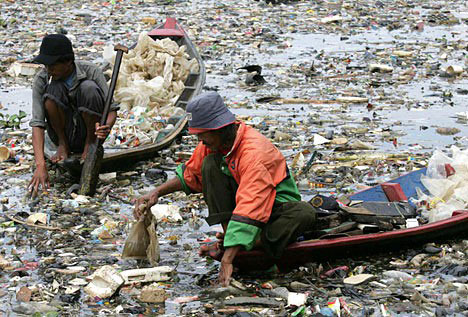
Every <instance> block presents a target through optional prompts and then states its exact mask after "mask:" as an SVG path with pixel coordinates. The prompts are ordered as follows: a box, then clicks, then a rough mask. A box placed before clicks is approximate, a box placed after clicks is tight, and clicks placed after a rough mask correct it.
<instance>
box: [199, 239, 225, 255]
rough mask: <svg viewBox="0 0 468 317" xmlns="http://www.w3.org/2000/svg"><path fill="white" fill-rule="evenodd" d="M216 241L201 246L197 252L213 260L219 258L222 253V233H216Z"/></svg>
mask: <svg viewBox="0 0 468 317" xmlns="http://www.w3.org/2000/svg"><path fill="white" fill-rule="evenodd" d="M216 239H218V240H217V241H211V242H208V243H206V244H204V245H202V246H201V247H200V249H199V251H198V254H199V255H201V256H210V257H212V258H214V259H216V258H218V257H221V256H222V253H223V251H224V247H223V244H224V232H217V233H216Z"/></svg>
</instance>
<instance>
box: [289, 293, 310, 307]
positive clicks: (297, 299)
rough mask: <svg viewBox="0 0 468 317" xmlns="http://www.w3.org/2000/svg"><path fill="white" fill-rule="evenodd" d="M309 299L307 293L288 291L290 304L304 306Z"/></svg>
mask: <svg viewBox="0 0 468 317" xmlns="http://www.w3.org/2000/svg"><path fill="white" fill-rule="evenodd" d="M306 301H307V294H305V293H294V292H289V293H288V306H297V307H299V306H302V305H304V304H305V303H306Z"/></svg>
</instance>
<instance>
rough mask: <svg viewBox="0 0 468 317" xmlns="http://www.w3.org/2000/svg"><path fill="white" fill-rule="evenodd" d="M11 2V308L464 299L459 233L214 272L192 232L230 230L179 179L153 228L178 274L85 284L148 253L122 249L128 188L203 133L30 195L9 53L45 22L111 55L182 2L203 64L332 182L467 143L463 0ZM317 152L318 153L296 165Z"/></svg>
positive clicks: (96, 53)
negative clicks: (394, 247)
mask: <svg viewBox="0 0 468 317" xmlns="http://www.w3.org/2000/svg"><path fill="white" fill-rule="evenodd" d="M1 8H2V10H1V13H0V25H1V28H0V33H1V35H2V36H1V37H0V44H2V45H1V47H0V60H1V64H0V72H1V76H0V113H1V114H2V115H3V117H2V118H0V119H1V120H0V145H2V146H5V147H7V148H8V149H9V153H10V154H9V159H8V160H6V161H3V162H0V179H1V184H0V204H1V207H2V212H1V216H0V239H1V241H0V243H1V245H2V248H1V251H2V252H1V254H0V268H1V275H0V278H1V282H2V283H1V288H0V302H1V303H2V305H1V308H0V309H1V311H2V312H3V313H5V314H6V315H8V314H11V315H15V314H16V315H20V314H24V315H32V314H36V316H57V315H71V316H78V315H83V316H86V315H96V314H100V315H116V314H121V315H136V314H145V315H155V314H166V315H171V314H172V315H185V314H187V315H188V314H190V313H192V314H193V315H196V316H203V315H214V314H218V315H230V314H231V315H233V316H244V315H248V316H257V315H260V314H261V315H293V316H306V315H312V314H314V313H318V312H320V313H321V314H322V315H325V316H340V315H341V316H346V315H352V316H390V315H396V314H402V315H408V316H426V315H429V316H446V315H450V316H452V315H458V316H463V315H466V313H467V311H468V306H467V305H466V302H468V301H467V300H468V281H467V274H466V273H467V267H468V264H467V258H466V256H467V250H468V244H467V240H457V241H450V242H444V243H435V244H428V245H422V246H420V247H415V248H414V249H409V250H404V251H401V252H393V253H390V252H386V251H385V250H376V251H383V252H381V253H379V254H378V255H372V256H367V257H358V258H353V259H338V260H331V259H330V261H321V262H310V263H308V264H306V265H304V266H301V267H299V268H297V269H296V270H293V271H292V272H280V273H266V272H255V273H251V274H245V273H244V274H240V275H238V274H235V275H234V278H235V279H236V282H235V283H233V284H232V286H230V287H228V288H223V287H219V286H218V285H217V284H216V278H217V273H218V270H217V268H218V264H217V263H215V262H213V261H211V260H207V259H205V258H202V257H200V256H199V255H198V248H199V246H200V244H202V243H206V242H209V240H210V239H214V232H215V231H219V230H221V228H220V227H209V226H208V225H207V224H206V222H205V221H204V220H203V218H204V217H205V216H206V215H207V210H206V206H205V204H204V203H203V201H202V198H201V196H200V195H194V196H190V197H187V196H185V194H182V193H179V194H172V195H168V196H166V197H164V198H162V199H161V200H160V204H172V205H176V206H177V207H180V210H179V214H180V215H181V217H182V220H179V221H174V220H172V219H171V218H170V217H166V218H164V219H163V220H162V221H160V222H159V224H158V228H157V232H158V237H159V243H160V251H161V260H160V263H159V265H160V266H169V267H170V268H171V269H172V270H173V271H174V273H173V275H172V277H171V278H170V279H169V280H162V281H156V282H134V283H132V284H129V285H123V286H120V287H119V288H118V289H117V290H115V293H114V294H113V295H112V296H111V297H109V298H100V297H98V296H91V295H89V293H87V291H85V287H86V285H87V284H88V283H89V282H90V281H91V278H90V276H91V274H93V273H95V272H96V271H98V270H99V269H101V268H102V267H105V266H106V265H108V266H113V267H114V269H115V270H116V271H117V272H122V271H125V270H129V269H135V268H147V267H148V263H146V262H145V261H140V260H125V259H121V257H120V255H121V252H122V249H123V245H124V242H125V238H126V237H127V235H128V233H129V231H130V226H131V225H130V224H131V222H132V220H133V218H132V204H131V203H130V201H131V200H132V199H133V198H135V197H138V196H139V195H141V194H144V193H146V192H148V191H149V190H150V189H151V188H153V187H154V186H157V185H158V184H160V183H161V182H162V181H163V180H164V179H165V178H166V177H169V178H170V177H173V176H174V169H175V167H176V165H177V164H179V163H180V162H182V161H184V160H185V159H187V155H188V153H190V151H191V150H192V149H193V148H194V146H195V144H196V139H195V138H194V137H191V136H184V137H183V138H182V142H181V143H180V144H173V145H172V146H171V147H170V148H168V149H166V150H163V151H161V153H160V157H158V158H154V159H153V160H150V161H146V162H139V163H136V164H135V165H134V166H131V167H129V168H127V169H126V170H125V171H118V172H117V173H116V174H106V175H101V182H100V185H99V190H98V193H97V194H96V196H95V197H93V198H87V197H81V196H70V195H67V194H66V192H67V190H68V189H69V188H70V186H71V185H72V184H73V183H74V182H75V181H74V180H73V179H71V178H70V177H69V176H68V175H67V174H65V173H64V172H63V171H61V170H60V169H58V168H56V167H51V168H50V169H49V175H50V178H51V185H52V188H51V190H50V191H48V192H47V193H43V194H41V195H39V197H36V198H31V197H28V195H27V191H26V187H27V184H28V182H29V180H30V178H31V175H32V171H33V168H34V167H33V166H34V158H33V151H32V144H31V136H30V134H31V133H30V129H29V128H28V126H27V122H28V120H29V118H30V117H29V116H30V112H31V109H30V108H31V89H30V86H31V83H32V78H33V77H32V74H31V73H30V72H34V69H33V70H31V69H30V68H28V67H29V66H21V65H20V66H18V64H15V62H28V61H31V60H32V58H33V57H34V56H35V55H36V54H37V52H38V49H39V45H40V41H41V39H42V37H43V36H44V35H45V34H46V33H55V32H61V33H66V34H67V35H68V36H70V38H71V40H72V42H73V43H74V49H75V54H76V56H77V58H79V59H85V60H88V61H94V62H96V63H97V64H101V63H103V62H104V59H103V57H102V53H103V50H104V46H105V45H108V44H111V45H112V44H116V43H121V44H124V45H127V46H129V47H130V46H131V45H132V44H133V43H135V42H136V40H137V39H138V35H139V33H140V32H142V31H148V30H151V29H152V28H154V27H156V26H158V25H160V24H161V23H162V22H163V21H164V19H165V16H166V15H169V16H173V17H176V18H177V19H178V21H179V22H180V23H181V25H182V26H183V27H184V28H185V30H186V31H187V32H188V34H189V35H190V37H191V39H192V41H193V42H194V43H195V44H196V45H197V47H198V50H199V52H200V54H201V55H202V58H203V60H204V62H205V66H206V68H207V81H206V85H205V90H217V91H218V92H219V93H220V94H221V95H222V96H223V97H225V100H226V102H227V104H228V105H229V106H230V107H231V108H232V109H233V112H235V113H236V115H238V117H239V118H240V119H242V120H245V121H246V122H247V123H249V124H252V125H254V126H255V127H256V128H258V129H259V130H260V131H261V132H262V133H263V134H264V135H266V136H267V137H269V138H270V139H271V140H272V141H273V142H274V143H275V144H276V145H277V146H278V147H279V148H280V149H281V150H282V151H283V153H284V154H285V156H286V157H287V159H288V162H289V165H290V167H291V170H292V171H293V172H294V173H295V174H296V180H297V182H298V186H299V188H300V190H301V193H302V194H303V199H309V198H310V197H311V196H312V195H314V194H316V193H325V194H334V195H340V194H345V193H349V192H351V191H355V190H357V189H362V188H365V187H366V186H369V185H374V184H377V183H380V182H382V181H386V180H389V179H391V178H394V177H396V176H398V175H400V174H401V173H404V172H406V171H411V170H413V169H416V168H420V167H424V166H427V164H428V161H429V159H430V157H431V156H432V154H433V153H434V151H435V150H436V149H440V150H442V151H444V152H446V153H450V152H449V151H448V149H449V148H450V147H451V146H457V147H459V148H461V149H466V148H467V144H468V139H467V135H468V117H467V116H468V103H467V102H466V95H467V94H468V76H467V67H468V61H467V55H466V50H467V38H466V34H467V29H468V27H467V21H468V10H467V7H466V4H465V3H464V1H433V2H427V1H421V0H414V1H397V2H395V1H386V0H372V1H283V2H281V1H268V3H266V2H265V1H248V0H241V1H222V2H216V1H211V0H193V1H164V2H161V1H151V0H145V1H110V2H104V1H85V2H83V1H81V2H78V1H64V2H62V1H55V2H53V3H50V2H47V1H34V2H28V1H3V2H1ZM15 65H16V66H15ZM249 65H258V66H261V72H260V74H259V73H258V72H257V74H254V73H251V72H250V73H249V72H248V71H247V70H246V69H241V68H242V67H246V66H249ZM257 69H258V68H257ZM460 69H461V71H460ZM255 75H257V76H255ZM20 110H22V111H24V112H25V113H26V117H25V118H23V119H22V123H21V124H20V128H19V129H18V128H15V129H13V128H12V127H13V125H14V124H15V123H17V122H18V121H17V119H15V120H13V119H11V117H10V116H12V115H19V114H20V113H19V111H20ZM7 114H8V115H9V117H6V115H7ZM314 151H317V152H318V153H320V155H319V156H318V157H317V158H316V160H315V161H314V162H313V165H311V167H310V169H309V170H308V171H307V172H305V173H301V170H303V168H304V167H305V165H306V163H307V162H308V161H309V159H310V158H311V156H312V153H313V152H314ZM31 215H33V216H37V218H35V219H32V218H30V216H31ZM12 218H14V219H15V221H12ZM28 219H29V223H28ZM18 220H19V221H24V222H25V224H21V223H20V222H18ZM350 278H353V279H351V280H349V279H350ZM152 287H153V288H152ZM252 298H254V299H255V300H254V299H252ZM276 298H277V299H282V300H276ZM288 298H289V299H288ZM288 303H289V305H288Z"/></svg>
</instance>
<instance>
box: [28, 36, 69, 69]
mask: <svg viewBox="0 0 468 317" xmlns="http://www.w3.org/2000/svg"><path fill="white" fill-rule="evenodd" d="M70 54H73V48H72V43H71V42H70V40H69V39H68V37H66V36H65V35H63V34H49V35H46V36H45V37H44V38H43V39H42V44H41V49H40V51H39V55H38V56H36V58H34V62H36V63H38V64H44V65H52V64H54V63H55V62H57V60H58V59H59V58H60V57H62V56H64V55H70Z"/></svg>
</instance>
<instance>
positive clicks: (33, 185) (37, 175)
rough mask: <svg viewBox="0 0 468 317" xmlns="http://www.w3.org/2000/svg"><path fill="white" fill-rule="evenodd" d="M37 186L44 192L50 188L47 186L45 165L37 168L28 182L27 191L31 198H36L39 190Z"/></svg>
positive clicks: (47, 174)
mask: <svg viewBox="0 0 468 317" xmlns="http://www.w3.org/2000/svg"><path fill="white" fill-rule="evenodd" d="M39 186H41V189H42V190H43V191H44V190H46V189H48V188H49V187H50V184H49V173H48V172H47V167H46V166H45V165H41V166H37V167H36V170H35V171H34V174H33V176H32V178H31V181H30V182H29V186H28V190H29V191H30V192H31V194H32V196H36V195H37V192H38V190H39Z"/></svg>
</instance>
